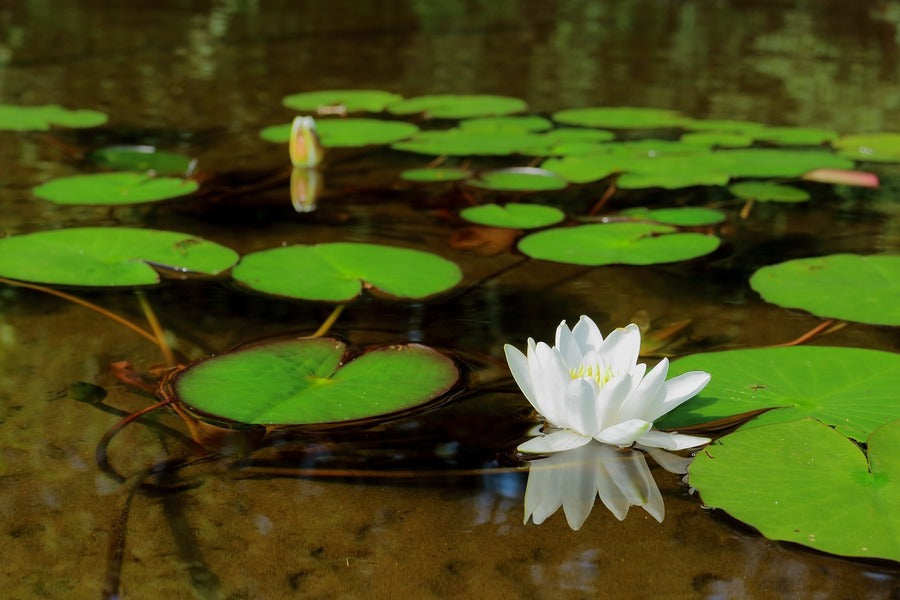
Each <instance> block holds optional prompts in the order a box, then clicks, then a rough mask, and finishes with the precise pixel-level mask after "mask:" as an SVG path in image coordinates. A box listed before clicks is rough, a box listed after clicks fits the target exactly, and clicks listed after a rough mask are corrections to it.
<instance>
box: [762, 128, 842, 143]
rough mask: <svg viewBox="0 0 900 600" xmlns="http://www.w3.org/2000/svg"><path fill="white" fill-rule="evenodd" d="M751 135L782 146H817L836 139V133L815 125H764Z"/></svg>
mask: <svg viewBox="0 0 900 600" xmlns="http://www.w3.org/2000/svg"><path fill="white" fill-rule="evenodd" d="M753 137H754V138H755V139H757V140H761V141H764V142H770V143H772V144H779V145H782V146H817V145H820V144H826V143H828V142H831V141H833V140H836V139H837V137H838V134H837V132H836V131H832V130H831V129H820V128H817V127H764V128H762V129H759V130H757V131H755V132H754V133H753Z"/></svg>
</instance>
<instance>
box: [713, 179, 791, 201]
mask: <svg viewBox="0 0 900 600" xmlns="http://www.w3.org/2000/svg"><path fill="white" fill-rule="evenodd" d="M728 191H729V192H731V193H732V194H734V195H735V196H737V197H738V198H741V199H743V200H758V201H760V202H770V201H771V202H806V201H807V200H809V192H807V191H806V190H802V189H800V188H796V187H794V186H791V185H782V184H780V183H772V182H769V181H743V182H741V183H735V184H734V185H730V186H728Z"/></svg>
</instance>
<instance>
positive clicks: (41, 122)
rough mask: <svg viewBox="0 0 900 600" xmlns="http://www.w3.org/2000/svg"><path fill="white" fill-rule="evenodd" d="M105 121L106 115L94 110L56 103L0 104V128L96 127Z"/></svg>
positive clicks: (34, 129) (11, 129)
mask: <svg viewBox="0 0 900 600" xmlns="http://www.w3.org/2000/svg"><path fill="white" fill-rule="evenodd" d="M104 123H106V115H105V114H103V113H102V112H98V111H96V110H70V109H66V108H63V107H62V106H58V105H56V104H46V105H43V106H16V105H13V104H0V130H3V129H5V130H9V131H46V130H47V129H50V126H51V125H57V126H60V127H96V126H97V125H103V124H104Z"/></svg>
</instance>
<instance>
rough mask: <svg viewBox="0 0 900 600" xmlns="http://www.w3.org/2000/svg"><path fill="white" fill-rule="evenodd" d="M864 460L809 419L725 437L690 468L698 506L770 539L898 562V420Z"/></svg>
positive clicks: (872, 441)
mask: <svg viewBox="0 0 900 600" xmlns="http://www.w3.org/2000/svg"><path fill="white" fill-rule="evenodd" d="M867 452H868V457H866V455H865V454H863V452H862V450H861V449H860V448H859V446H857V445H856V444H854V443H853V442H851V441H850V440H848V439H847V438H846V437H844V436H842V435H841V434H840V433H838V432H837V431H835V430H833V429H831V428H830V427H828V426H827V425H824V424H822V423H820V422H819V421H816V420H814V419H802V420H797V421H792V422H788V423H781V424H777V425H768V426H765V427H755V428H753V429H747V430H743V431H737V432H735V433H732V434H730V435H727V436H725V437H723V438H721V439H719V440H718V441H716V442H715V443H713V444H712V445H710V446H707V447H706V448H705V449H704V450H703V451H702V452H700V453H699V454H698V455H697V457H696V458H695V460H694V461H693V463H692V464H691V466H690V468H689V473H690V481H691V485H692V486H693V487H695V488H697V489H698V490H699V491H700V496H701V497H702V499H703V503H704V504H705V505H707V506H710V507H712V508H721V509H723V510H725V511H726V512H728V513H729V514H730V515H731V516H733V517H735V518H737V519H740V520H741V521H744V522H745V523H749V524H750V525H752V526H753V527H756V528H757V529H759V530H760V532H761V533H762V534H763V535H765V536H766V537H768V538H770V539H775V540H785V541H789V542H796V543H798V544H803V545H806V546H810V547H812V548H816V549H818V550H822V551H824V552H831V553H833V554H841V555H845V556H859V557H866V558H886V559H890V560H894V561H900V512H898V511H897V507H898V506H900V421H893V422H891V423H888V424H885V425H882V426H881V427H879V428H877V429H876V430H875V431H874V432H873V433H872V434H871V436H870V437H869V438H868V440H867Z"/></svg>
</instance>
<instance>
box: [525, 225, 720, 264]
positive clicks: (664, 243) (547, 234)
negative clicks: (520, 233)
mask: <svg viewBox="0 0 900 600" xmlns="http://www.w3.org/2000/svg"><path fill="white" fill-rule="evenodd" d="M718 247H719V238H717V237H715V236H712V235H703V234H700V233H676V229H675V228H674V227H669V226H668V225H657V224H653V223H598V224H592V225H580V226H578V227H564V228H557V229H548V230H546V231H539V232H538V233H534V234H531V235H529V236H527V237H525V238H523V239H522V241H520V242H519V250H520V251H522V252H523V253H524V254H527V255H528V256H530V257H532V258H539V259H543V260H552V261H555V262H561V263H569V264H575V265H592V266H598V265H611V264H626V265H651V264H657V263H668V262H676V261H680V260H688V259H691V258H696V257H698V256H703V255H704V254H709V253H710V252H712V251H714V250H715V249H716V248H718Z"/></svg>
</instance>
